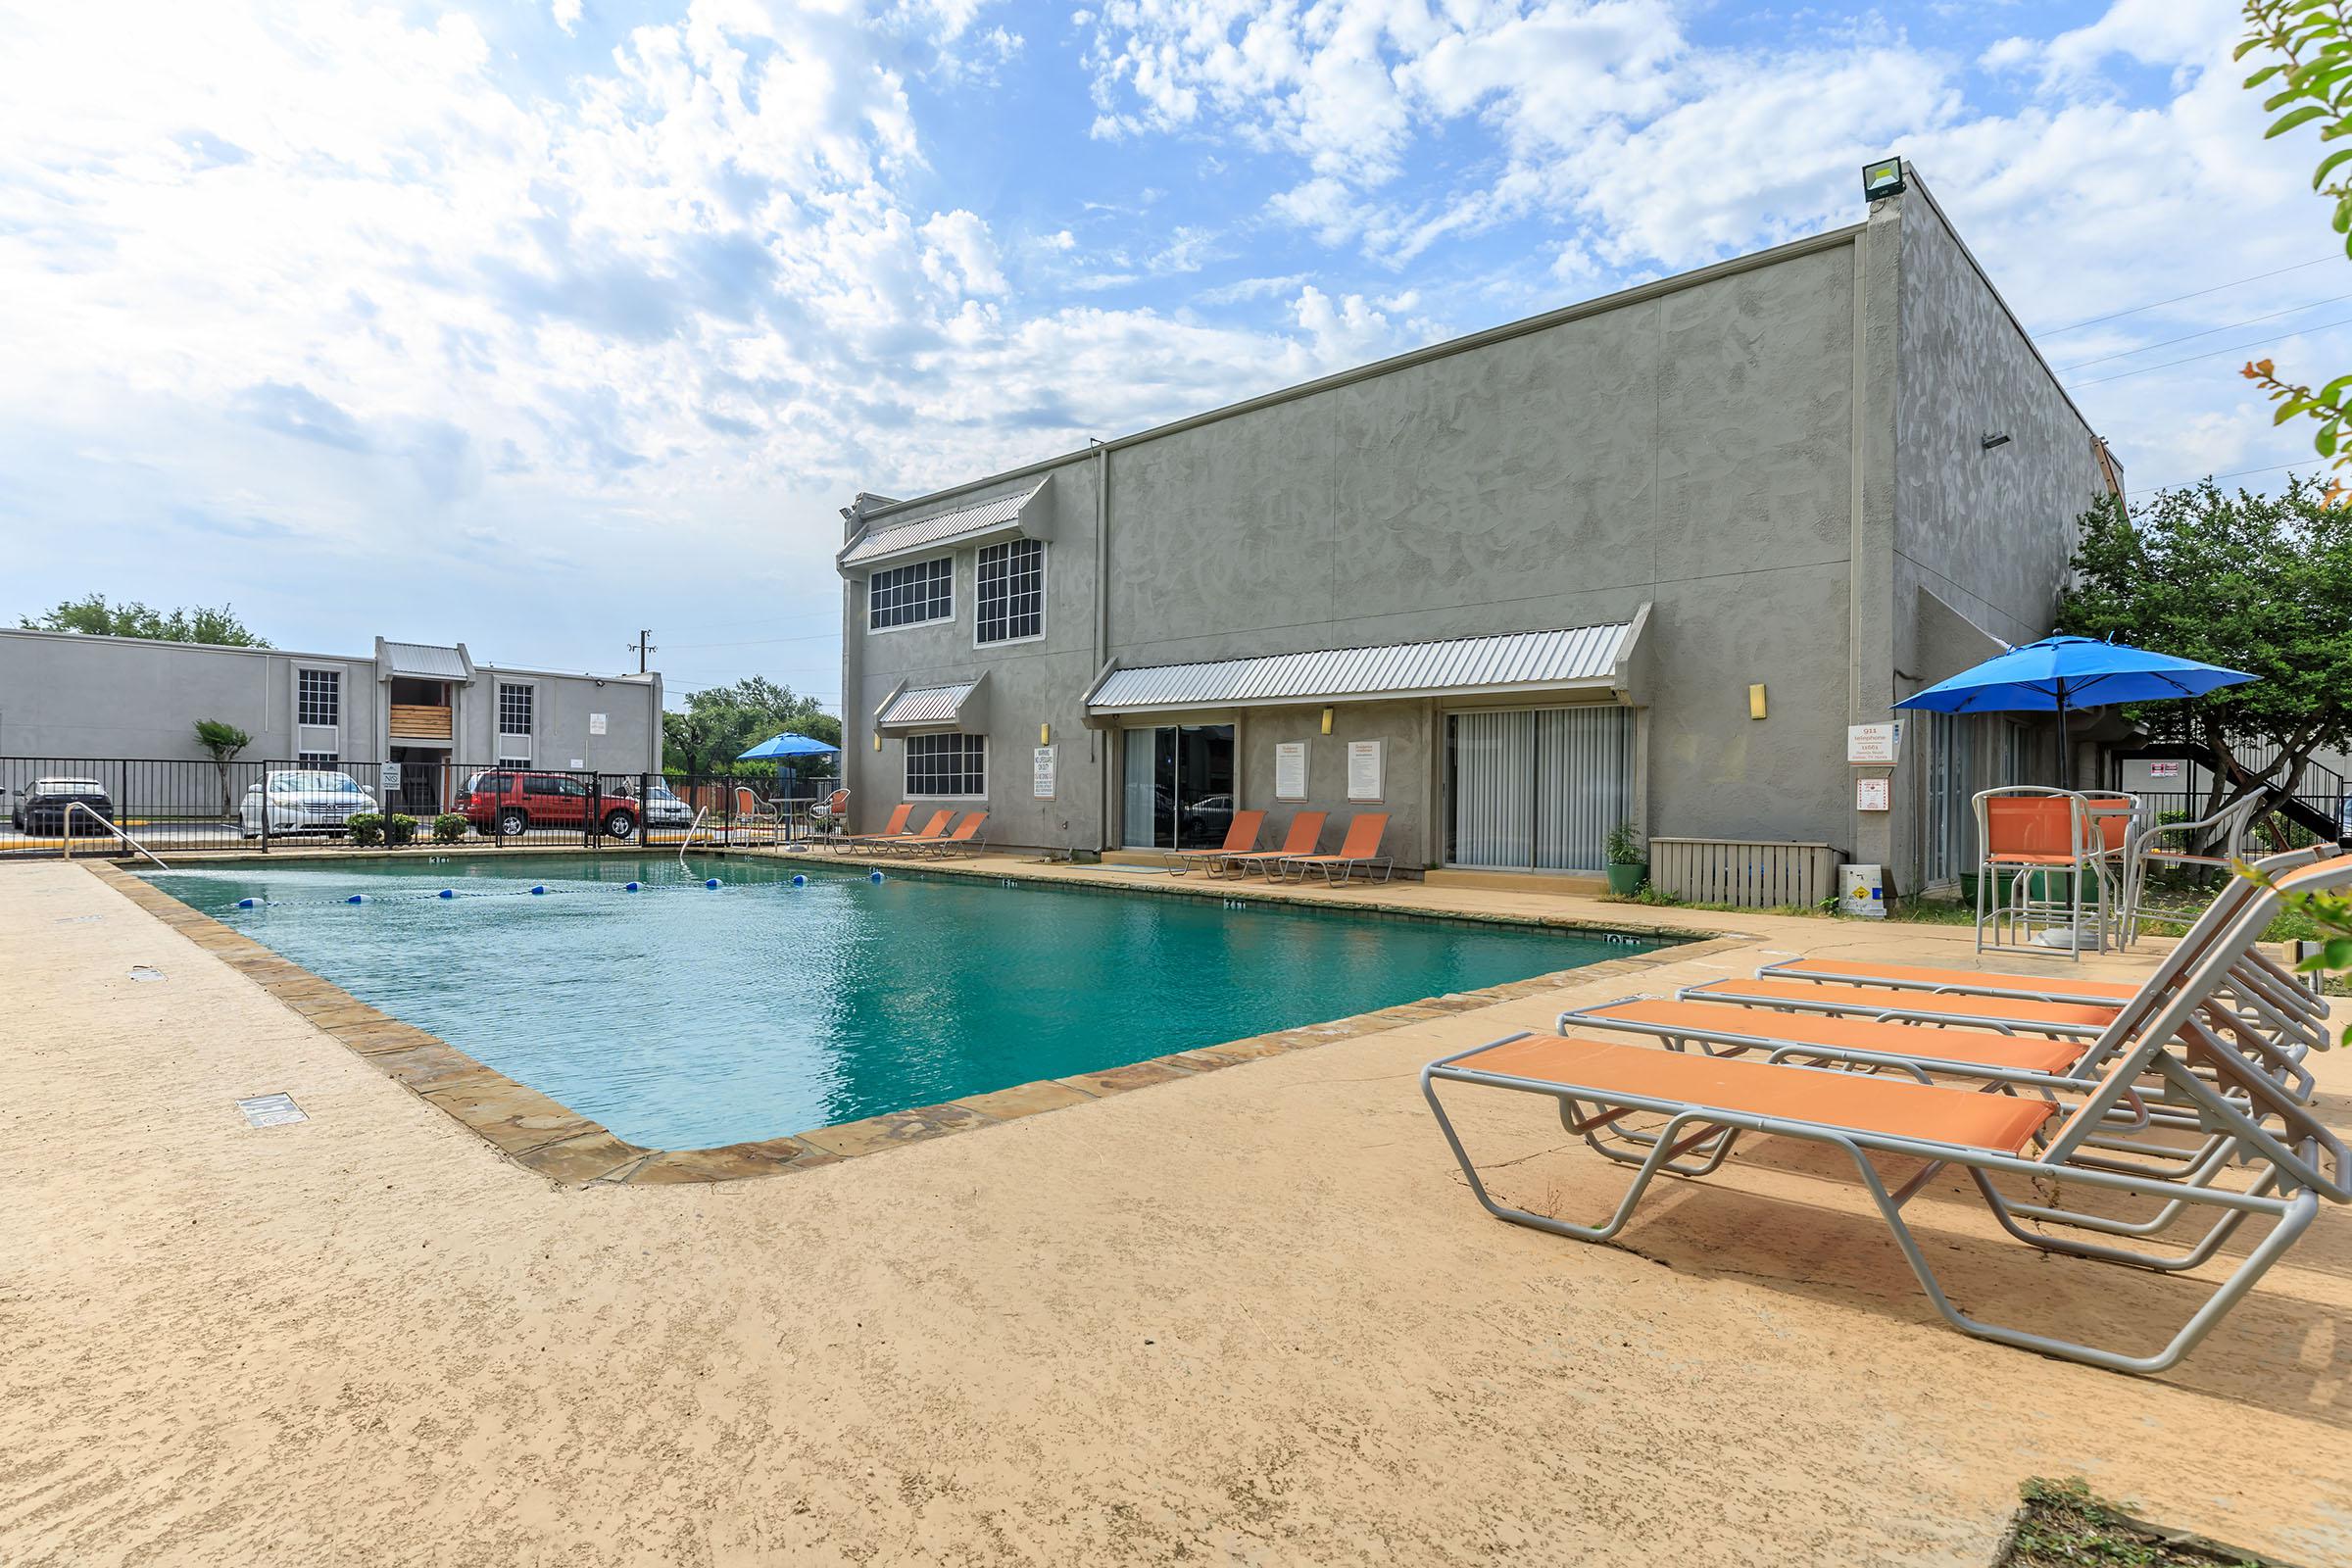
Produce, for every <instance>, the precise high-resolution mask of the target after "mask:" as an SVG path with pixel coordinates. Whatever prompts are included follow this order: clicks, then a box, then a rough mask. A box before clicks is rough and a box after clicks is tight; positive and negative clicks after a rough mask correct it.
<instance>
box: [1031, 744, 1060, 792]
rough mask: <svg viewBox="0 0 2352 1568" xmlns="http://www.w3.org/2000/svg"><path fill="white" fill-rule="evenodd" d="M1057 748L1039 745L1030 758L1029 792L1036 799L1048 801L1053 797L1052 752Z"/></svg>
mask: <svg viewBox="0 0 2352 1568" xmlns="http://www.w3.org/2000/svg"><path fill="white" fill-rule="evenodd" d="M1059 749H1060V748H1058V747H1054V746H1040V747H1039V748H1037V751H1036V754H1035V756H1034V757H1033V758H1032V759H1031V764H1032V772H1031V775H1030V780H1029V793H1030V794H1031V795H1032V796H1034V797H1035V798H1036V799H1038V800H1041V801H1050V800H1052V799H1053V798H1054V753H1055V752H1056V751H1058V750H1059Z"/></svg>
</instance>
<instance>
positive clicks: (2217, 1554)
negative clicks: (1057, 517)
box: [1993, 1476, 2286, 1568]
mask: <svg viewBox="0 0 2352 1568" xmlns="http://www.w3.org/2000/svg"><path fill="white" fill-rule="evenodd" d="M2017 1490H2018V1495H2020V1496H2021V1497H2023V1498H2024V1499H2025V1506H2024V1507H2023V1508H2021V1509H2019V1510H2018V1515H2017V1523H2016V1525H2015V1526H2014V1528H2013V1529H2012V1530H2011V1532H2010V1537H2009V1548H2008V1550H2006V1551H2004V1552H2002V1553H2001V1556H2000V1560H1999V1561H1998V1562H1996V1563H1995V1564H1993V1568H2217V1565H2225V1568H2286V1565H2285V1564H2283V1563H2275V1562H2273V1561H2272V1560H2271V1559H2269V1558H2267V1557H2257V1556H2255V1555H2253V1554H2252V1553H2251V1552H2245V1551H2239V1550H2237V1549H2236V1548H2235V1547H2231V1546H2225V1545H2222V1544H2219V1543H2216V1542H2211V1541H2207V1540H2205V1539H2204V1538H2203V1537H2201V1536H2191V1535H2187V1534H2184V1533H2183V1532H2181V1531H2178V1530H2167V1529H2165V1528H2164V1527H2163V1526H2161V1525H2152V1524H2149V1523H2148V1522H2147V1521H2146V1520H2143V1519H2134V1518H2132V1517H2131V1515H2130V1514H2127V1513H2124V1512H2122V1511H2121V1510H2119V1509H2118V1508H2117V1507H2116V1506H2115V1505H2114V1504H2113V1503H2110V1502H2107V1501H2104V1500H2103V1499H2101V1498H2099V1497H2096V1496H2094V1495H2091V1491H2090V1486H2089V1484H2088V1483H2087V1482H2085V1481H2084V1480H2083V1479H2082V1477H2081V1476H2076V1477H2074V1478H2073V1479H2071V1480H2067V1481H2050V1480H2046V1479H2043V1478H2041V1477H2035V1478H2034V1480H2031V1481H2028V1482H2027V1483H2025V1485H2023V1486H2021V1487H2019V1488H2018V1489H2017Z"/></svg>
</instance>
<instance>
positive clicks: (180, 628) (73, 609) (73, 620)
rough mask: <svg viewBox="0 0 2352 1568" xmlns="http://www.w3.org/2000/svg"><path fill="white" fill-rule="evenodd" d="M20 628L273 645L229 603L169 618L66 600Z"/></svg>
mask: <svg viewBox="0 0 2352 1568" xmlns="http://www.w3.org/2000/svg"><path fill="white" fill-rule="evenodd" d="M18 624H19V625H22V626H25V627H26V628H27V629H29V630H32V631H77V632H81V633H83V634H85V635H87V636H91V637H147V638H152V639H153V640H155V641H157V642H167V643H212V644H215V645H217V646H221V647H225V648H267V647H269V646H270V644H269V643H268V642H267V641H266V640H264V639H263V638H261V637H259V636H257V635H255V634H254V632H253V631H252V630H251V629H250V628H248V627H247V626H246V624H245V623H244V622H243V621H241V620H239V619H238V618H237V616H236V613H235V612H234V611H232V610H231V609H230V608H229V607H228V606H226V605H222V606H221V608H220V609H218V610H208V609H204V608H202V607H199V608H197V609H195V610H174V611H172V612H171V613H169V614H166V613H163V612H161V611H157V610H151V609H149V608H148V607H147V606H145V605H143V604H140V603H139V602H138V601H137V600H135V599H134V600H128V601H125V602H124V603H123V604H120V605H110V604H108V603H107V602H106V596H105V595H104V594H90V595H88V596H87V597H85V598H81V599H68V600H65V601H63V602H61V603H60V604H58V605H57V606H56V607H55V608H54V609H51V610H49V611H46V612H44V613H42V614H41V615H40V617H39V618H38V619H35V618H34V617H33V616H31V615H25V616H22V617H20V618H19V621H18Z"/></svg>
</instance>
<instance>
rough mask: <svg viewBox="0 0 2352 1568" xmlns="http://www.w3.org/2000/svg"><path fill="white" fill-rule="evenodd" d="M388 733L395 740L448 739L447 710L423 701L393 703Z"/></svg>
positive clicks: (449, 732)
mask: <svg viewBox="0 0 2352 1568" xmlns="http://www.w3.org/2000/svg"><path fill="white" fill-rule="evenodd" d="M389 733H390V735H391V737H392V739H394V740H396V741H445V740H448V739H449V738H450V734H451V731H450V723H449V710H448V709H446V708H435V707H432V706H430V705H428V704H424V703H394V704H393V705H392V715H391V722H390V727H389Z"/></svg>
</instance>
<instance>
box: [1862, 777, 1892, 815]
mask: <svg viewBox="0 0 2352 1568" xmlns="http://www.w3.org/2000/svg"><path fill="white" fill-rule="evenodd" d="M1854 809H1855V810H1857V811H1891V810H1893V809H1894V806H1893V804H1892V799H1891V797H1890V795H1889V793H1888V791H1887V781H1886V780H1885V779H1883V778H1858V779H1856V780H1854Z"/></svg>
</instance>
